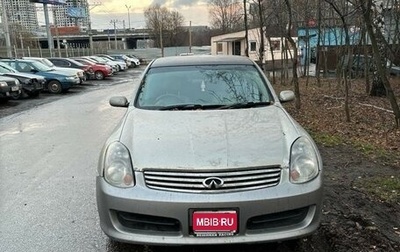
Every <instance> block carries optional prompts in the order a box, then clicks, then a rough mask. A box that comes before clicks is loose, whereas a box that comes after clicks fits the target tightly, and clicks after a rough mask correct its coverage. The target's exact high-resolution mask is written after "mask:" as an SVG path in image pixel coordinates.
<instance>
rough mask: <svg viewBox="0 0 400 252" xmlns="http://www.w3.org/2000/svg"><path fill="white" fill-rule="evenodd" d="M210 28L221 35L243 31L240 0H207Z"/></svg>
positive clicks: (242, 12)
mask: <svg viewBox="0 0 400 252" xmlns="http://www.w3.org/2000/svg"><path fill="white" fill-rule="evenodd" d="M208 4H209V13H210V16H211V26H212V27H213V28H214V29H218V30H220V31H221V32H222V33H227V32H232V31H238V30H241V29H243V22H244V21H243V19H244V15H243V14H244V11H243V4H242V3H241V1H240V0H208Z"/></svg>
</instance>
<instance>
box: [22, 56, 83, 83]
mask: <svg viewBox="0 0 400 252" xmlns="http://www.w3.org/2000/svg"><path fill="white" fill-rule="evenodd" d="M22 59H29V60H36V61H39V62H40V63H42V64H44V65H46V66H47V67H50V68H51V69H54V70H57V71H63V72H64V73H66V74H76V76H78V78H79V80H80V82H79V83H80V84H82V83H83V82H84V81H85V80H86V76H85V72H84V70H82V69H79V68H68V67H59V66H56V65H54V63H53V62H51V61H50V60H48V59H47V58H40V57H22Z"/></svg>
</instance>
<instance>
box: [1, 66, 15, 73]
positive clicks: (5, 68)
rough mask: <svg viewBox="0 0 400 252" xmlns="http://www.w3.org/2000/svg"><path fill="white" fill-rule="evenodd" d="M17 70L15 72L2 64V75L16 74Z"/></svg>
mask: <svg viewBox="0 0 400 252" xmlns="http://www.w3.org/2000/svg"><path fill="white" fill-rule="evenodd" d="M16 72H17V70H14V69H13V68H11V67H9V66H7V65H3V64H0V73H16Z"/></svg>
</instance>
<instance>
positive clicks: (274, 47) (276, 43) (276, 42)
mask: <svg viewBox="0 0 400 252" xmlns="http://www.w3.org/2000/svg"><path fill="white" fill-rule="evenodd" d="M271 48H272V51H280V50H281V41H280V40H272V41H271Z"/></svg>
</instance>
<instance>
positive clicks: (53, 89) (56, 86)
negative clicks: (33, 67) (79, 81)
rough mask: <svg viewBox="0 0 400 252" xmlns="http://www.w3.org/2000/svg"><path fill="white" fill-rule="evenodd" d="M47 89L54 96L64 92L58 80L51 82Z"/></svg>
mask: <svg viewBox="0 0 400 252" xmlns="http://www.w3.org/2000/svg"><path fill="white" fill-rule="evenodd" d="M47 89H48V90H49V92H50V93H52V94H61V93H62V91H63V89H62V86H61V83H60V82H59V81H56V80H52V81H49V83H48V84H47Z"/></svg>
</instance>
